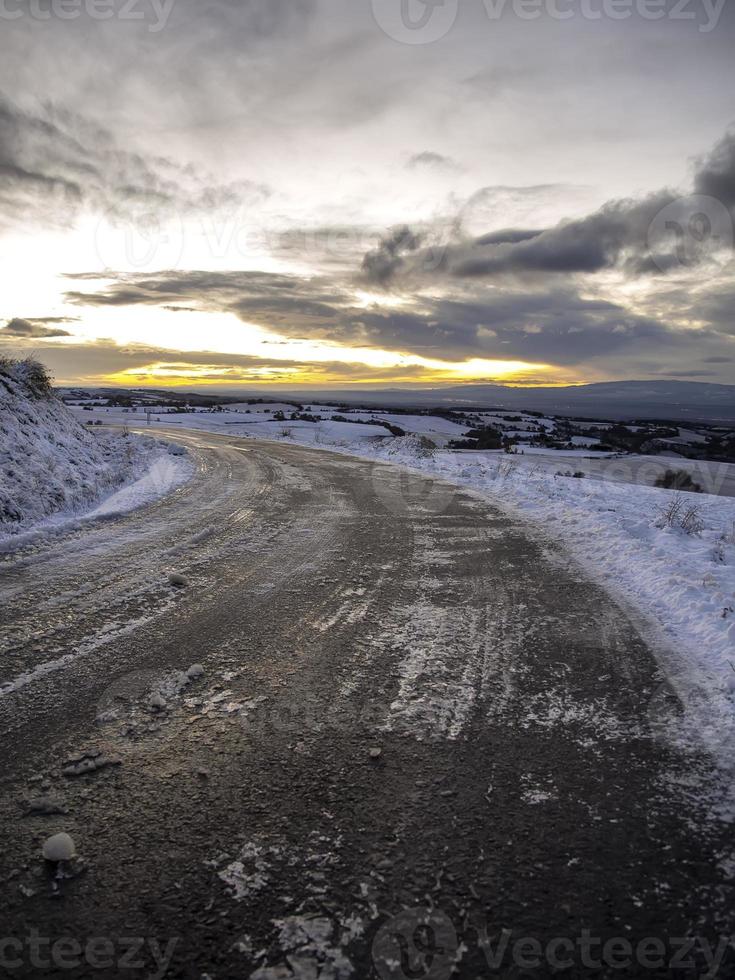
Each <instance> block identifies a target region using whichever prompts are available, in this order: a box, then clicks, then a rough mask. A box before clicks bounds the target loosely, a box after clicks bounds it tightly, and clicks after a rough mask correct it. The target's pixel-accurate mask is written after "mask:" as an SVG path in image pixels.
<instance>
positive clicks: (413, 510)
mask: <svg viewBox="0 0 735 980" xmlns="http://www.w3.org/2000/svg"><path fill="white" fill-rule="evenodd" d="M371 481H372V484H373V488H374V490H375V492H376V495H377V496H378V497H379V498H380V500H381V501H382V503H383V504H384V505H385V507H386V508H387V510H389V511H390V512H391V513H393V514H397V515H399V516H400V517H419V516H421V515H422V514H423V515H427V514H429V515H430V514H434V515H435V514H443V513H444V512H445V511H446V510H447V509H448V508H449V506H450V504H451V503H452V501H453V500H454V498H455V496H456V495H457V493H459V491H460V488H459V487H455V486H453V485H452V484H450V483H446V482H444V481H443V480H437V479H435V478H432V477H430V476H424V474H423V473H415V472H413V471H412V470H408V469H404V468H403V467H402V466H395V465H392V464H388V465H380V464H376V465H374V466H373V467H372V470H371Z"/></svg>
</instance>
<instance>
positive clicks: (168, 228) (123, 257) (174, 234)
mask: <svg viewBox="0 0 735 980" xmlns="http://www.w3.org/2000/svg"><path fill="white" fill-rule="evenodd" d="M94 245H95V251H96V252H97V255H98V257H99V259H100V262H102V264H103V265H104V266H105V267H106V268H108V269H120V270H125V271H132V272H144V271H146V270H156V269H175V268H176V267H177V266H178V265H179V264H180V262H181V259H182V256H183V253H184V223H183V221H182V219H181V216H180V215H178V214H176V213H174V214H169V215H167V216H166V217H165V218H164V217H162V216H161V215H160V214H158V213H156V212H155V211H146V210H133V211H131V212H130V213H129V214H126V215H122V216H120V215H117V214H115V213H113V212H109V213H108V214H106V215H103V216H102V217H101V218H100V219H99V221H98V222H97V224H96V226H95V231H94Z"/></svg>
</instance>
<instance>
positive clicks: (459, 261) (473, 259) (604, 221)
mask: <svg viewBox="0 0 735 980" xmlns="http://www.w3.org/2000/svg"><path fill="white" fill-rule="evenodd" d="M693 190H694V193H695V194H696V195H705V196H706V197H709V198H712V199H713V203H712V204H708V202H706V201H704V202H702V201H701V200H700V199H699V198H692V197H691V196H690V195H680V194H677V193H675V192H674V191H671V190H665V189H664V190H661V191H658V192H656V193H653V194H649V195H647V196H645V197H642V198H640V199H624V200H616V201H610V202H608V203H607V204H606V205H604V207H602V208H600V209H599V210H597V211H595V212H594V213H592V214H590V215H588V216H586V217H584V218H580V219H575V220H568V221H563V222H561V223H560V224H558V225H557V226H555V227H553V228H548V229H545V230H537V229H524V228H510V229H505V230H502V231H496V232H490V233H488V234H485V235H481V236H478V237H475V238H473V239H471V240H468V241H461V242H451V241H450V242H447V243H446V244H445V245H444V246H442V247H441V249H440V251H441V261H440V262H437V261H436V257H437V253H438V249H437V247H436V246H432V248H431V250H430V251H428V252H427V251H420V250H417V244H416V243H415V240H414V238H413V237H412V232H411V230H410V229H409V228H407V227H404V228H402V229H401V230H400V234H399V235H398V237H396V235H395V234H393V235H391V236H389V237H388V238H387V239H386V240H385V242H384V243H383V244H382V245H381V247H380V248H379V249H377V250H375V251H373V252H368V253H367V254H366V255H365V257H364V260H363V272H364V274H365V275H366V276H367V277H368V278H369V279H370V280H371V281H372V282H373V283H374V284H376V285H380V286H387V285H389V284H390V285H391V287H392V288H393V287H394V284H395V280H396V278H397V277H398V276H399V275H400V274H402V273H405V274H407V275H408V276H412V275H413V276H416V275H419V276H421V275H424V274H426V272H427V270H429V269H430V270H432V271H438V272H441V273H442V274H444V273H446V274H448V275H450V276H453V277H457V278H494V277H502V276H513V275H516V276H537V277H538V276H557V275H576V274H587V275H590V274H595V273H600V272H604V271H606V270H608V269H614V268H617V269H620V270H622V271H623V272H624V273H626V274H627V275H630V276H640V275H657V274H662V273H665V272H667V271H670V270H671V269H681V268H682V267H686V266H691V267H694V266H696V265H697V264H699V263H700V262H702V261H703V260H704V259H706V258H708V257H709V255H710V254H711V250H712V248H713V247H723V248H724V247H729V248H730V250H732V243H733V213H732V212H733V209H734V208H735V134H732V133H729V134H728V135H726V136H725V137H724V138H723V139H722V140H721V141H720V142H719V143H718V144H717V145H716V146H715V147H714V149H713V150H712V152H711V153H710V154H709V155H708V156H706V157H705V158H704V159H703V160H702V161H701V162H700V163H699V165H698V168H697V170H696V172H695V174H694V180H693ZM701 222H704V224H702V225H701V228H702V234H701V236H699V235H698V228H697V223H701ZM459 223H461V219H460V222H459ZM676 229H679V232H678V234H677V233H675V230H676ZM682 236H684V238H683V239H682ZM401 241H405V242H410V243H411V244H410V246H406V247H402V246H401ZM408 253H414V254H413V256H412V258H411V260H410V261H407V260H406V255H407V254H408Z"/></svg>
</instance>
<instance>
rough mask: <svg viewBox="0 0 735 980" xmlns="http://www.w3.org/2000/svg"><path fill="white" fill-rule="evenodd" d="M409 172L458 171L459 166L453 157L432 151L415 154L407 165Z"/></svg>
mask: <svg viewBox="0 0 735 980" xmlns="http://www.w3.org/2000/svg"><path fill="white" fill-rule="evenodd" d="M406 166H407V167H408V169H409V170H421V169H427V170H456V169H457V164H456V163H455V162H454V160H452V158H451V157H447V156H444V155H443V154H442V153H434V152H433V151H431V150H424V151H423V152H422V153H414V155H413V156H412V157H410V158H409V161H408V163H407V164H406Z"/></svg>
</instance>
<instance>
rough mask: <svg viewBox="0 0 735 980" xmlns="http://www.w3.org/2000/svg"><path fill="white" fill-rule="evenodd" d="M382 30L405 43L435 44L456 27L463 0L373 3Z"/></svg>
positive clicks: (378, 1) (414, 0) (376, 18)
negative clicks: (460, 4)
mask: <svg viewBox="0 0 735 980" xmlns="http://www.w3.org/2000/svg"><path fill="white" fill-rule="evenodd" d="M372 5H373V16H374V17H375V21H376V23H377V25H378V27H380V29H381V30H382V31H383V32H384V33H385V34H387V35H388V37H391V38H393V40H394V41H399V42H400V43H401V44H432V43H433V42H434V41H438V40H440V39H441V38H443V37H445V36H446V35H447V34H448V33H449V31H450V30H451V29H452V27H453V26H454V22H455V21H456V19H457V12H458V10H459V0H372Z"/></svg>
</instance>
